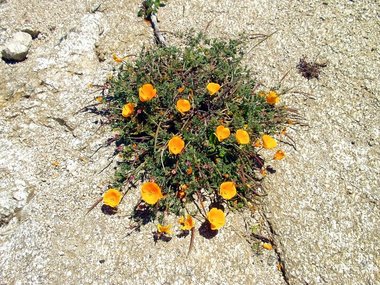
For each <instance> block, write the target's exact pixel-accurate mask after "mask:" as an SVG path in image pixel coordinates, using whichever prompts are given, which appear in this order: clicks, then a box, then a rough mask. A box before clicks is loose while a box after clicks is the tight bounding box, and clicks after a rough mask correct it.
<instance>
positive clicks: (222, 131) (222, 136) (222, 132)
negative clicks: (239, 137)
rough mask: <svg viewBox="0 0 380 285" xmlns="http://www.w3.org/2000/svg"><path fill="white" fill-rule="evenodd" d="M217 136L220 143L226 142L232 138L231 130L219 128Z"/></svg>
mask: <svg viewBox="0 0 380 285" xmlns="http://www.w3.org/2000/svg"><path fill="white" fill-rule="evenodd" d="M215 135H216V137H217V138H218V140H219V141H220V142H222V141H224V140H225V139H226V138H228V137H229V136H230V129H229V128H226V127H224V126H218V127H217V128H216V131H215Z"/></svg>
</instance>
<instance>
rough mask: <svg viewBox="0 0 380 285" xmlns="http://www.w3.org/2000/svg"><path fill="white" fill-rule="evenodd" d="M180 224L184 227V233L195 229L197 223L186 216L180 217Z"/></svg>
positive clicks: (182, 228)
mask: <svg viewBox="0 0 380 285" xmlns="http://www.w3.org/2000/svg"><path fill="white" fill-rule="evenodd" d="M178 223H179V224H180V225H182V226H181V230H183V231H189V230H191V229H192V228H194V227H195V221H194V219H193V217H192V216H190V215H186V218H185V217H184V216H182V217H180V218H179V219H178Z"/></svg>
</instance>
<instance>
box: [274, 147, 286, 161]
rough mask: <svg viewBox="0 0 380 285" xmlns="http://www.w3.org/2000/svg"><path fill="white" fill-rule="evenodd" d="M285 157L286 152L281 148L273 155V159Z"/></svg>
mask: <svg viewBox="0 0 380 285" xmlns="http://www.w3.org/2000/svg"><path fill="white" fill-rule="evenodd" d="M284 157H285V152H284V151H283V150H281V149H279V150H278V151H276V153H275V154H274V156H273V159H274V160H281V159H283V158H284Z"/></svg>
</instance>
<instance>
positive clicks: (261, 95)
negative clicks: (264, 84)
mask: <svg viewBox="0 0 380 285" xmlns="http://www.w3.org/2000/svg"><path fill="white" fill-rule="evenodd" d="M257 95H259V96H260V97H266V96H267V93H266V92H265V91H260V92H259V93H258V94H257Z"/></svg>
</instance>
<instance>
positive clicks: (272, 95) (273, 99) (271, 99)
mask: <svg viewBox="0 0 380 285" xmlns="http://www.w3.org/2000/svg"><path fill="white" fill-rule="evenodd" d="M266 100H267V103H268V104H270V105H274V104H277V103H278V102H280V97H278V95H277V93H276V91H269V93H268V95H267V98H266Z"/></svg>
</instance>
